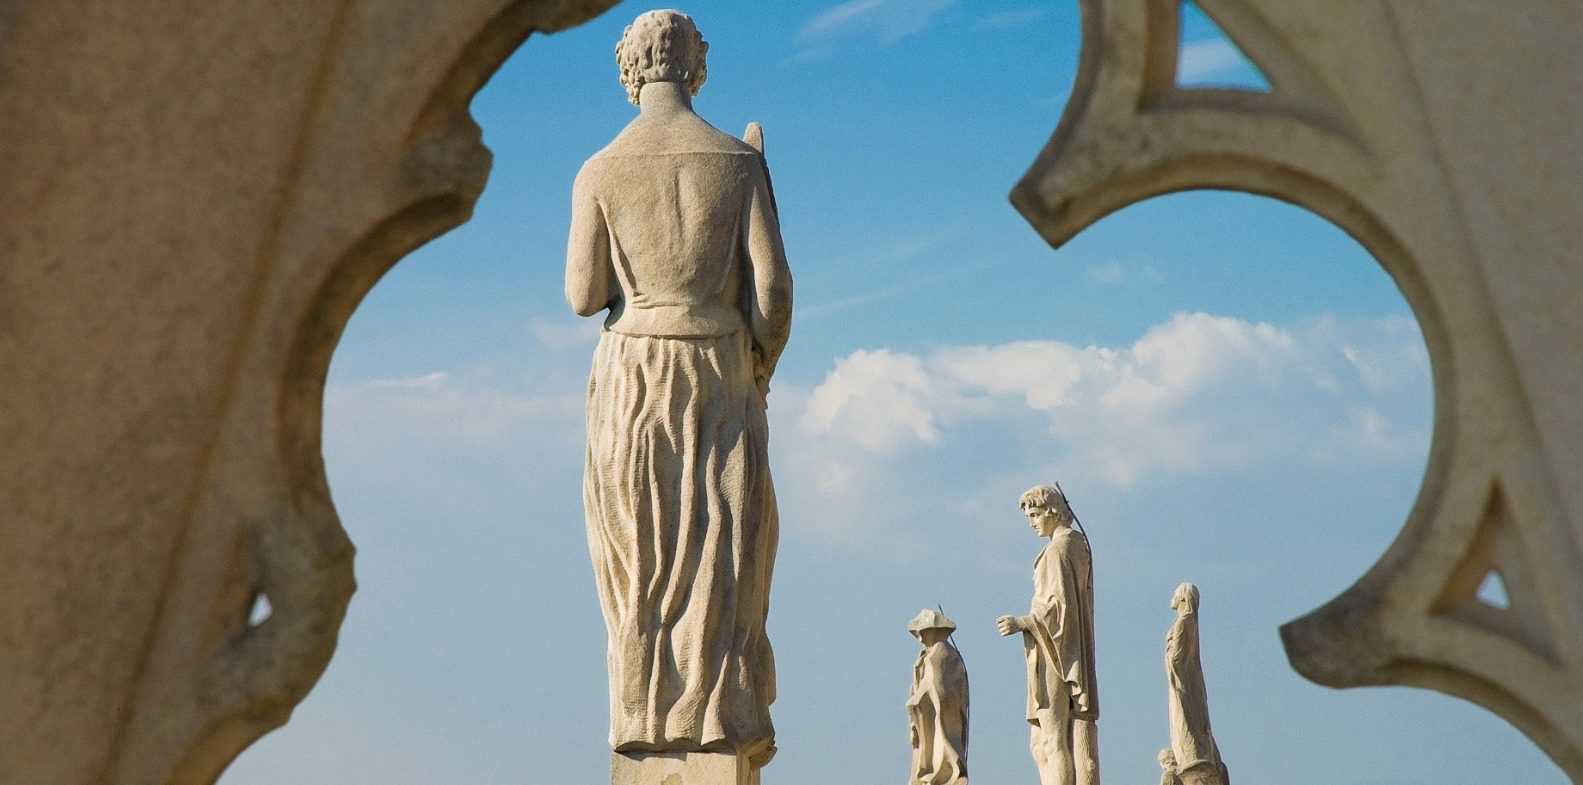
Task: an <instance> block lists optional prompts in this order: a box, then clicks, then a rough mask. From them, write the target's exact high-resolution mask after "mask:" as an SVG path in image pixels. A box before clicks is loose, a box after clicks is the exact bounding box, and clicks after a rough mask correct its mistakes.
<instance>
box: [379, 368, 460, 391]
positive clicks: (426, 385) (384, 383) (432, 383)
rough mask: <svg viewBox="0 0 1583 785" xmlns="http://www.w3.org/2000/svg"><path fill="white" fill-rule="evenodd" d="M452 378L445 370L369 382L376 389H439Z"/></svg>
mask: <svg viewBox="0 0 1583 785" xmlns="http://www.w3.org/2000/svg"><path fill="white" fill-rule="evenodd" d="M450 378H451V375H450V374H448V373H446V372H445V371H434V372H433V373H426V374H423V375H422V376H410V377H406V378H402V379H373V380H371V381H369V382H368V383H367V384H368V386H369V387H372V388H375V389H378V388H381V387H384V388H393V389H397V390H438V389H440V387H441V386H443V385H444V384H445V382H446V381H447V380H449V379H450Z"/></svg>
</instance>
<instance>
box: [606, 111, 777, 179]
mask: <svg viewBox="0 0 1583 785" xmlns="http://www.w3.org/2000/svg"><path fill="white" fill-rule="evenodd" d="M687 154H694V155H711V154H713V155H722V156H747V157H748V158H747V159H746V160H748V161H752V160H754V159H756V158H757V156H758V151H757V150H755V149H753V147H752V146H750V145H748V143H747V142H744V141H742V140H741V139H738V138H736V137H735V136H732V135H731V134H728V133H726V132H724V131H721V130H720V129H718V128H715V127H714V126H712V125H709V124H708V123H706V122H703V121H702V120H699V121H698V122H691V123H686V124H644V123H636V122H635V123H633V124H631V125H628V126H627V127H626V129H624V130H623V131H622V132H621V133H620V134H619V135H617V136H616V138H615V139H614V140H612V141H611V142H610V144H608V145H605V148H604V149H603V150H600V151H599V152H597V153H594V155H593V157H592V158H589V159H588V161H587V163H585V164H583V167H584V168H585V169H586V168H588V167H590V166H600V165H604V166H608V165H620V164H621V161H620V160H619V159H629V158H644V157H653V156H674V155H687Z"/></svg>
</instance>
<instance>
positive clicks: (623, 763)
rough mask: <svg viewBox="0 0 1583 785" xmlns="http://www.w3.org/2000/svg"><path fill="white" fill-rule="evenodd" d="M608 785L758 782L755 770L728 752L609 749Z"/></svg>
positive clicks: (743, 784) (735, 784)
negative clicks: (619, 750) (610, 750)
mask: <svg viewBox="0 0 1583 785" xmlns="http://www.w3.org/2000/svg"><path fill="white" fill-rule="evenodd" d="M610 785H759V770H758V769H757V768H755V767H754V766H753V764H752V763H750V762H749V761H748V756H746V755H738V754H735V753H730V752H633V753H626V752H613V753H611V754H610Z"/></svg>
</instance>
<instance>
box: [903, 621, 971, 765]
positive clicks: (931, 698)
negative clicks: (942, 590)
mask: <svg viewBox="0 0 1583 785" xmlns="http://www.w3.org/2000/svg"><path fill="white" fill-rule="evenodd" d="M954 630H956V622H953V621H951V620H950V619H948V618H946V617H945V614H943V613H941V612H939V611H935V610H923V611H919V612H918V616H917V618H914V619H913V620H912V623H911V624H908V625H907V631H908V632H911V633H912V634H913V637H915V638H917V639H918V640H919V641H921V642H922V643H923V651H921V652H919V653H918V660H917V662H915V663H913V666H912V692H911V694H909V695H908V696H907V717H908V719H909V720H910V721H911V723H912V775H911V777H909V778H908V780H907V782H908V785H967V665H966V664H964V663H963V662H962V653H961V652H959V651H957V648H956V646H955V645H953V644H952V643H951V640H950V636H951V633H952V632H953V631H954Z"/></svg>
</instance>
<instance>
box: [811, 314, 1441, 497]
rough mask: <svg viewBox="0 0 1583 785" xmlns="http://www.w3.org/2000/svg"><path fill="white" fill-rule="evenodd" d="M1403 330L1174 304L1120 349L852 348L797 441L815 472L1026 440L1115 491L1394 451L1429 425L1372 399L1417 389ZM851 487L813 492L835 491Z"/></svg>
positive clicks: (818, 395) (1036, 344)
mask: <svg viewBox="0 0 1583 785" xmlns="http://www.w3.org/2000/svg"><path fill="white" fill-rule="evenodd" d="M1414 331H1416V325H1415V324H1414V323H1412V321H1411V320H1410V319H1405V318H1403V319H1387V320H1367V321H1360V322H1355V323H1354V322H1342V321H1340V320H1337V319H1335V318H1334V317H1326V318H1323V319H1320V320H1317V321H1315V322H1313V323H1310V324H1306V325H1303V326H1301V327H1298V328H1283V327H1277V326H1274V325H1270V324H1264V323H1252V322H1248V321H1244V320H1241V319H1236V318H1231V317H1225V316H1214V315H1210V314H1204V313H1179V314H1176V315H1175V316H1173V317H1172V318H1171V319H1169V320H1167V321H1165V322H1163V323H1160V324H1157V325H1155V326H1154V327H1152V328H1150V329H1149V330H1148V331H1146V332H1145V333H1144V335H1143V336H1142V337H1140V338H1139V339H1138V340H1137V341H1135V342H1133V343H1132V344H1131V345H1128V346H1120V347H1105V346H1083V347H1079V346H1074V345H1071V344H1067V343H1063V342H1059V341H1020V342H1014V343H1006V344H999V345H994V346H940V347H936V348H934V349H931V350H930V351H928V352H926V353H923V354H911V353H906V352H894V351H889V350H884V349H879V350H870V351H858V352H854V353H853V354H851V355H849V356H847V357H844V358H841V359H839V360H837V362H836V364H835V368H834V369H833V370H832V371H830V373H829V375H828V376H827V377H826V378H825V380H824V382H823V383H821V384H820V385H818V386H817V387H815V388H814V389H812V391H811V392H810V393H809V394H808V395H807V398H806V403H805V404H804V408H803V410H802V415H801V418H800V420H799V423H798V426H799V431H800V434H799V436H800V438H802V439H803V440H805V442H806V443H805V444H804V445H803V449H806V450H809V451H811V452H814V453H818V454H821V455H822V456H823V457H821V458H820V459H819V460H818V461H817V463H818V465H820V466H822V467H831V466H838V467H842V468H843V469H844V470H847V471H863V470H867V471H882V470H883V469H882V467H883V465H884V464H885V462H886V461H887V460H890V459H892V458H893V457H896V456H902V457H906V453H908V452H909V451H911V450H918V449H924V450H947V449H952V448H953V447H954V446H955V445H956V444H957V443H959V442H962V441H964V440H966V441H971V439H972V438H973V437H972V436H971V434H972V433H973V432H974V431H975V430H981V429H984V428H990V429H995V430H998V431H999V432H1002V433H1012V434H1015V433H1021V434H1025V435H1026V434H1030V433H1031V434H1036V435H1037V436H1038V438H1039V440H1041V441H1043V442H1044V443H1045V444H1046V445H1047V447H1046V448H1045V452H1047V454H1049V455H1050V456H1052V460H1053V462H1054V463H1056V464H1059V465H1061V466H1063V467H1065V468H1063V469H1062V470H1063V471H1075V472H1078V473H1080V474H1086V475H1090V476H1092V477H1093V478H1094V479H1096V480H1098V481H1102V482H1104V483H1107V484H1109V485H1111V486H1113V487H1116V488H1127V487H1131V486H1132V485H1134V484H1135V483H1136V482H1138V481H1139V480H1140V479H1142V478H1145V477H1151V476H1183V475H1193V474H1201V473H1206V472H1217V471H1224V470H1236V469H1240V468H1245V467H1249V466H1254V465H1257V464H1258V463H1259V462H1264V461H1271V460H1286V461H1292V462H1296V463H1299V464H1314V463H1316V462H1324V461H1337V460H1349V461H1359V460H1363V461H1367V460H1397V459H1400V458H1402V457H1404V456H1406V457H1411V455H1412V454H1413V453H1414V451H1415V450H1419V449H1421V446H1422V444H1423V443H1424V442H1425V440H1426V439H1427V434H1426V433H1425V432H1424V430H1423V426H1424V425H1426V423H1418V422H1416V421H1411V420H1409V421H1407V422H1399V421H1397V420H1395V419H1393V414H1394V413H1395V411H1396V410H1397V409H1400V408H1402V407H1399V406H1395V402H1396V399H1395V398H1391V399H1390V400H1388V401H1386V403H1389V404H1392V408H1391V410H1390V413H1388V412H1387V410H1386V409H1384V408H1381V406H1380V403H1381V402H1380V401H1379V400H1376V399H1377V398H1379V396H1381V395H1386V396H1387V397H1389V396H1392V395H1394V396H1396V397H1398V398H1402V397H1405V398H1411V397H1414V396H1422V395H1426V394H1427V389H1428V374H1427V361H1426V360H1422V359H1421V358H1422V348H1421V347H1422V344H1421V341H1420V340H1418V337H1417V335H1416V334H1415V332H1414ZM1415 347H1416V348H1415ZM1415 358H1419V359H1415ZM1415 363H1416V364H1415ZM1386 369H1389V372H1388V371H1387V370H1386ZM827 473H828V472H827ZM857 479H858V480H860V479H861V478H857ZM855 481H857V480H855V479H854V478H851V477H846V478H837V477H828V476H827V477H825V478H824V479H823V480H822V481H821V482H820V483H819V485H820V487H821V488H822V489H824V490H826V491H830V492H834V491H840V490H843V489H847V488H850V487H852V485H853V483H854V482H855Z"/></svg>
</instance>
